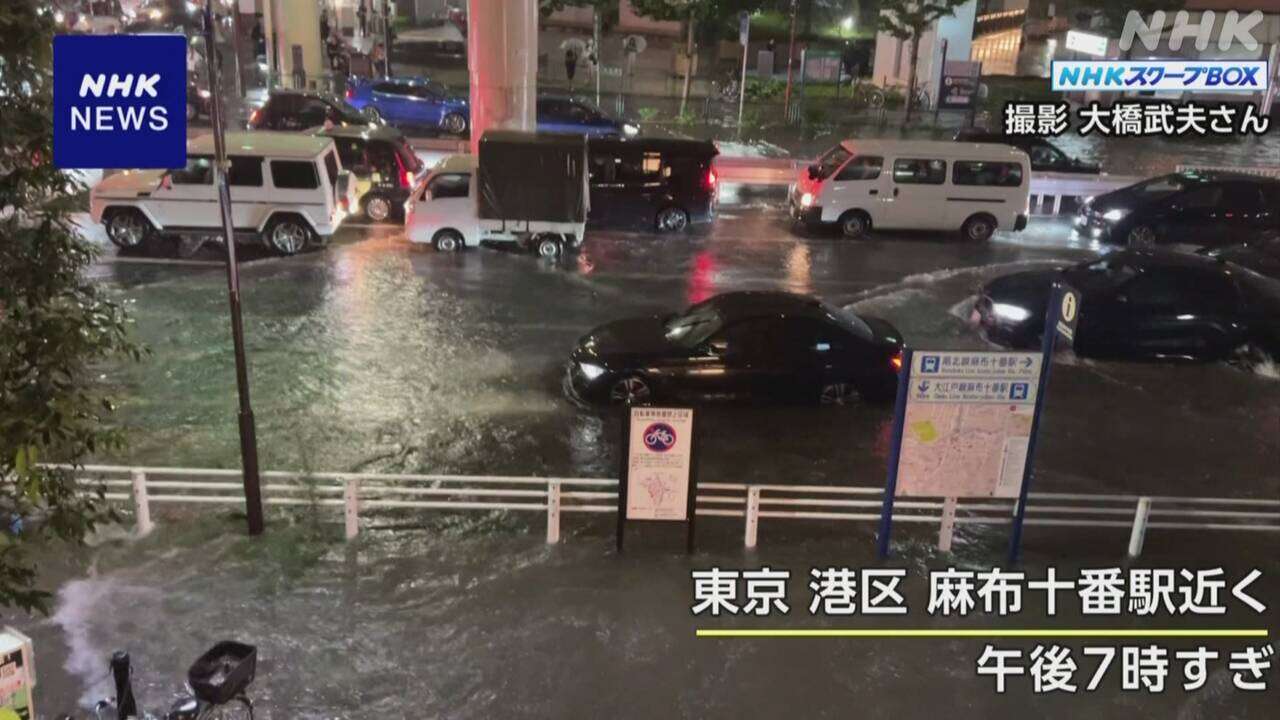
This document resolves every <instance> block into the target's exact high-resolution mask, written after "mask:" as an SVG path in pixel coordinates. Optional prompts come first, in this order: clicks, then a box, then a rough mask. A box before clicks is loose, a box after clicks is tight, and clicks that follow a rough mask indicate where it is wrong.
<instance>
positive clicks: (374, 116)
mask: <svg viewBox="0 0 1280 720" xmlns="http://www.w3.org/2000/svg"><path fill="white" fill-rule="evenodd" d="M364 111H365V113H366V114H367V115H368V116H369V119H370V120H372V121H374V122H376V123H382V124H384V125H385V124H386V122H387V121H386V118H384V117H382V113H380V112H378V108H376V107H374V106H372V105H365V106H364Z"/></svg>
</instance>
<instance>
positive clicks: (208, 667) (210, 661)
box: [187, 640, 258, 705]
mask: <svg viewBox="0 0 1280 720" xmlns="http://www.w3.org/2000/svg"><path fill="white" fill-rule="evenodd" d="M257 666H258V649H257V648H255V647H254V646H252V645H246V644H244V643H240V642H236V641H234V640H223V641H222V642H220V643H218V644H217V645H214V646H213V647H212V648H209V650H208V652H206V653H205V654H203V655H201V656H200V659H199V660H196V661H195V662H194V663H192V665H191V669H190V670H188V671H187V682H188V683H189V684H190V685H191V691H192V692H193V693H195V696H196V697H197V698H199V699H200V700H203V701H204V702H207V703H211V704H213V705H221V704H222V703H226V702H230V701H231V700H233V699H235V697H236V696H237V695H240V694H242V693H244V691H245V689H246V688H248V687H249V685H250V684H251V683H252V682H253V675H254V672H255V671H256V670H257Z"/></svg>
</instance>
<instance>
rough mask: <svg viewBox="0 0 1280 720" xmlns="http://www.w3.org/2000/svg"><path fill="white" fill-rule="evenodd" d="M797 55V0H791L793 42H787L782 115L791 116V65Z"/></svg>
mask: <svg viewBox="0 0 1280 720" xmlns="http://www.w3.org/2000/svg"><path fill="white" fill-rule="evenodd" d="M795 57H796V0H791V42H790V43H788V44H787V92H786V94H784V95H783V96H782V116H783V117H784V118H785V117H790V116H791V66H792V64H793V63H794V62H795Z"/></svg>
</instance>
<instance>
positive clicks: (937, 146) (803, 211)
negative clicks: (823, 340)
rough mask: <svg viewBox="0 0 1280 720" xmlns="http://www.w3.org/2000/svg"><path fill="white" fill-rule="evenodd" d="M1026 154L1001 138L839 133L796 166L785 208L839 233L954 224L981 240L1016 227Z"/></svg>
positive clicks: (1027, 172)
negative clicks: (838, 139) (842, 136)
mask: <svg viewBox="0 0 1280 720" xmlns="http://www.w3.org/2000/svg"><path fill="white" fill-rule="evenodd" d="M1030 193H1031V161H1030V160H1029V159H1028V158H1027V154H1026V153H1024V152H1022V151H1021V150H1017V149H1014V148H1011V147H1009V146H1008V145H989V144H978V143H958V142H934V141H893V140H845V141H844V142H842V143H840V144H839V145H836V146H835V147H833V148H831V149H830V150H828V151H827V152H825V153H823V154H822V155H821V156H820V157H819V158H818V160H817V162H815V163H814V164H812V165H810V166H809V167H808V168H806V169H805V170H804V171H802V172H801V173H800V177H799V178H797V180H796V182H795V183H794V184H793V185H792V186H791V188H790V189H789V192H788V203H789V205H790V209H791V216H792V217H793V218H795V219H796V220H799V221H801V222H803V223H804V224H805V225H806V226H808V227H811V228H815V227H819V226H823V225H830V224H838V225H839V226H840V229H841V231H842V232H844V234H845V236H846V237H850V238H859V237H863V236H865V235H867V233H869V232H871V230H872V229H881V230H949V231H955V230H958V231H960V233H961V234H962V235H963V236H964V237H966V238H968V239H971V240H986V239H987V238H989V237H991V234H992V233H994V232H995V231H996V229H997V228H999V229H1003V230H1022V229H1023V228H1025V227H1026V225H1027V216H1028V214H1029V213H1030V205H1029V200H1030Z"/></svg>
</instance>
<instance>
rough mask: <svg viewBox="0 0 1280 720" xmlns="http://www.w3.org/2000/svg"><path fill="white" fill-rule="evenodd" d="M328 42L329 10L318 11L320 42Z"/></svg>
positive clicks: (322, 43)
mask: <svg viewBox="0 0 1280 720" xmlns="http://www.w3.org/2000/svg"><path fill="white" fill-rule="evenodd" d="M328 42H329V11H328V10H321V11H320V44H321V45H324V44H326V43H328Z"/></svg>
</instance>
